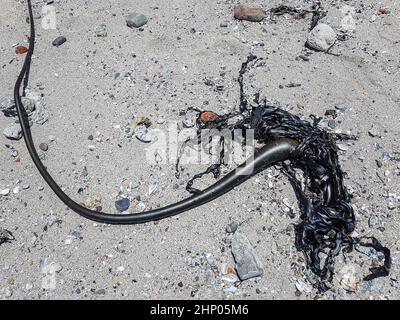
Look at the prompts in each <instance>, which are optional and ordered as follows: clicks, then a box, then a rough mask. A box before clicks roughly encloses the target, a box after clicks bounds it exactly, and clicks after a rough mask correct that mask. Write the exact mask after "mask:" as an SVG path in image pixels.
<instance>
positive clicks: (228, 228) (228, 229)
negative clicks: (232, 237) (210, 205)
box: [225, 222, 239, 233]
mask: <svg viewBox="0 0 400 320" xmlns="http://www.w3.org/2000/svg"><path fill="white" fill-rule="evenodd" d="M238 226H239V225H238V224H237V223H236V222H231V223H229V224H228V225H227V226H226V228H225V230H226V232H227V233H234V232H235V231H236V230H237V228H238Z"/></svg>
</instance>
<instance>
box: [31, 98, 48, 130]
mask: <svg viewBox="0 0 400 320" xmlns="http://www.w3.org/2000/svg"><path fill="white" fill-rule="evenodd" d="M47 120H49V116H48V112H47V108H46V107H45V106H44V105H43V104H41V103H39V104H38V105H37V106H36V111H35V113H34V117H33V121H35V123H37V124H40V125H42V124H44V123H45V122H47Z"/></svg>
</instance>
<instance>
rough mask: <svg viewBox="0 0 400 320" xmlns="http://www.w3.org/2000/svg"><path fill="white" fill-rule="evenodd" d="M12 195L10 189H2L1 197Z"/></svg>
mask: <svg viewBox="0 0 400 320" xmlns="http://www.w3.org/2000/svg"><path fill="white" fill-rule="evenodd" d="M9 194H10V189H2V190H0V196H7V195H9Z"/></svg>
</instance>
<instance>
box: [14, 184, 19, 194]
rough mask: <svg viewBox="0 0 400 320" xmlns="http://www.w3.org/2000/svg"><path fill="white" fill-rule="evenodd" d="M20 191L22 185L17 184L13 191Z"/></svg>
mask: <svg viewBox="0 0 400 320" xmlns="http://www.w3.org/2000/svg"><path fill="white" fill-rule="evenodd" d="M20 191H21V187H20V186H16V187H15V188H14V189H13V193H14V194H18V193H19V192H20Z"/></svg>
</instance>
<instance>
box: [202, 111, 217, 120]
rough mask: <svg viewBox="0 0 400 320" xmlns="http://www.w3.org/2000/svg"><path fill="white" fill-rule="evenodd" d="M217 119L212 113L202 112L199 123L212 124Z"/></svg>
mask: <svg viewBox="0 0 400 320" xmlns="http://www.w3.org/2000/svg"><path fill="white" fill-rule="evenodd" d="M217 119H218V115H217V114H216V113H215V112H212V111H203V112H202V113H200V121H201V122H203V123H207V122H212V121H215V120H217Z"/></svg>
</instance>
